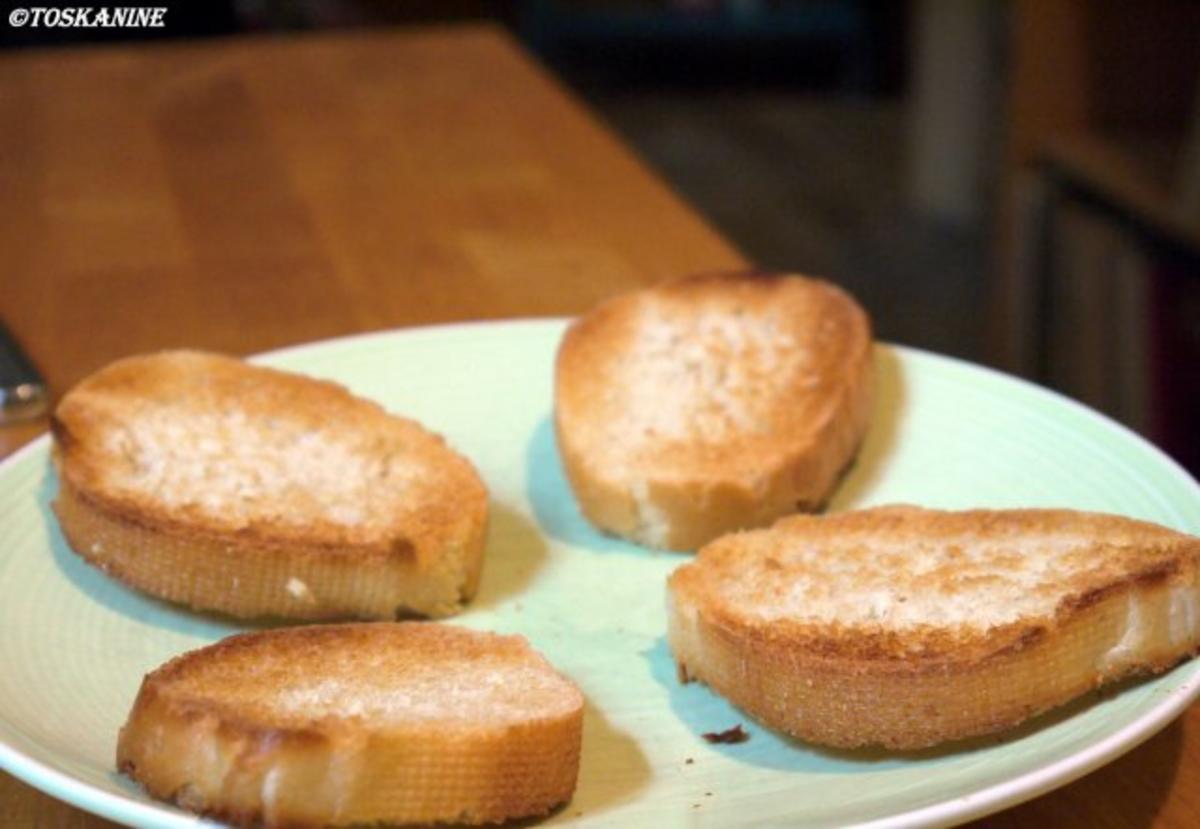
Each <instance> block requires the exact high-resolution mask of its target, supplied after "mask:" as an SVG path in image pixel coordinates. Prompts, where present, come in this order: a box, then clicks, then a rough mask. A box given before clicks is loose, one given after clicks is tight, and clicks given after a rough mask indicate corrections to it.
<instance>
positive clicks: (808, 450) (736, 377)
mask: <svg viewBox="0 0 1200 829" xmlns="http://www.w3.org/2000/svg"><path fill="white" fill-rule="evenodd" d="M871 359H872V357H871V330H870V324H869V321H868V319H867V316H866V314H865V313H864V312H863V310H862V309H861V308H860V307H859V306H858V305H857V304H856V303H855V302H854V300H853V299H851V298H850V297H849V296H848V295H847V294H846V293H844V292H843V291H841V290H839V289H838V288H836V287H834V286H833V285H830V284H828V283H826V282H821V281H818V280H814V279H807V278H804V277H799V276H790V275H763V274H748V273H738V274H717V275H707V276H697V277H690V278H686V279H681V280H676V281H673V282H667V283H663V284H660V285H657V286H654V287H652V288H649V289H646V290H643V291H639V292H635V293H632V294H627V295H625V296H621V297H617V298H616V299H613V300H610V301H609V302H606V303H604V304H602V305H600V306H598V307H597V308H595V309H594V310H592V311H591V312H589V313H588V314H586V315H584V316H583V317H581V318H580V319H579V320H577V321H576V322H575V323H574V324H573V325H572V326H571V327H570V329H568V331H567V333H566V335H565V337H564V338H563V341H562V344H561V346H560V347H559V351H558V359H557V365H556V373H555V399H554V404H555V408H554V415H555V427H556V431H557V436H558V446H559V451H560V454H561V455H562V459H563V465H564V467H565V469H566V473H567V477H568V479H569V480H570V482H571V487H572V489H573V490H574V492H575V495H576V497H577V499H578V501H579V504H580V507H581V509H582V511H583V514H584V515H585V516H586V517H587V518H588V519H589V520H590V521H591V522H592V523H593V524H595V525H596V526H597V527H599V528H600V529H602V530H606V531H608V532H611V533H614V534H616V535H619V536H623V537H625V538H629V539H632V540H634V541H637V542H639V543H641V544H645V545H648V546H651V547H660V548H668V549H677V550H694V549H696V548H697V547H699V546H700V545H701V544H704V543H706V542H708V541H711V540H712V539H713V538H716V537H717V536H720V535H722V534H724V533H727V532H730V531H733V530H736V529H739V528H746V527H755V526H764V525H766V524H769V523H770V522H771V521H773V520H775V519H776V518H779V517H780V516H782V515H786V514H790V513H792V512H795V511H796V510H798V509H799V510H811V509H816V508H819V507H820V506H821V505H823V504H824V502H825V501H826V499H827V498H828V497H829V495H830V493H831V491H832V489H833V488H834V486H835V484H836V483H837V481H838V478H839V476H840V474H841V473H842V471H843V470H844V469H845V467H846V466H847V464H848V463H849V462H850V461H851V459H852V458H853V456H854V453H855V451H856V450H857V448H858V445H859V443H860V442H861V440H862V438H863V434H864V432H865V431H866V427H867V420H868V416H869V411H870V405H871V374H872V371H871Z"/></svg>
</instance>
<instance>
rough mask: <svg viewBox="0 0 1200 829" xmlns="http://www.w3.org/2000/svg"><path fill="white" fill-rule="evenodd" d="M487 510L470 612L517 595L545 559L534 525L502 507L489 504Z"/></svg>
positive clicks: (509, 509)
mask: <svg viewBox="0 0 1200 829" xmlns="http://www.w3.org/2000/svg"><path fill="white" fill-rule="evenodd" d="M489 509H490V516H489V518H488V538H487V548H486V549H485V550H484V554H483V577H482V579H481V580H480V583H479V594H478V595H477V596H476V597H475V598H474V599H473V600H472V601H471V602H470V604H468V606H467V608H468V609H470V610H482V609H488V608H491V607H494V606H495V605H496V604H498V603H500V602H501V601H503V600H504V599H506V598H509V597H512V596H516V595H518V594H519V593H521V592H522V591H523V590H524V589H525V587H526V586H527V585H528V584H529V581H530V579H532V578H533V575H534V573H536V572H537V571H538V568H540V567H541V566H542V563H543V562H544V560H545V558H546V542H545V540H544V539H543V538H542V536H541V533H539V532H538V528H537V525H536V524H534V523H533V522H532V521H530V520H529V519H528V518H527V517H525V516H524V515H522V514H521V513H520V512H518V511H516V510H514V509H512V508H511V507H509V506H506V505H505V504H500V503H497V502H495V501H492V502H491V504H490V505H489Z"/></svg>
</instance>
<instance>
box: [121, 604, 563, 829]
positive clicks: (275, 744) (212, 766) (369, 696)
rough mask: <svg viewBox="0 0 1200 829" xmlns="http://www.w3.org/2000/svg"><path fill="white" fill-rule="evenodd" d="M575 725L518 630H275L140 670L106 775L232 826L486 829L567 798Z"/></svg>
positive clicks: (556, 682)
mask: <svg viewBox="0 0 1200 829" xmlns="http://www.w3.org/2000/svg"><path fill="white" fill-rule="evenodd" d="M582 724H583V697H582V695H581V694H580V693H579V690H578V689H577V688H576V687H575V686H574V685H573V684H572V683H571V682H570V681H569V680H567V679H564V678H563V677H562V676H560V675H559V674H557V673H556V672H555V671H554V669H553V668H552V667H551V666H550V665H549V663H547V662H546V660H545V659H543V658H542V657H541V656H539V655H538V654H537V653H536V652H535V651H534V650H533V649H532V648H530V647H529V645H528V643H527V642H526V641H525V640H524V639H523V638H521V637H519V636H500V635H497V634H493V633H480V632H475V631H470V630H466V629H464V628H456V627H452V626H449V625H442V624H437V623H433V622H380V623H359V624H343V625H322V626H315V627H296V628H278V629H274V630H266V631H259V632H255V633H246V634H240V635H237V636H231V637H229V638H228V639H225V640H223V641H221V642H218V643H217V644H215V645H211V646H209V647H206V648H202V649H200V650H197V651H192V652H191V653H187V654H184V655H183V656H181V657H178V658H176V659H173V660H171V661H170V662H168V663H167V664H166V665H164V666H163V667H161V668H159V669H158V670H156V671H154V672H153V673H151V674H149V675H147V676H146V678H145V680H144V681H143V682H142V687H141V690H140V691H139V693H138V696H137V699H136V701H135V702H134V704H133V709H132V710H131V712H130V714H129V719H128V721H127V722H126V724H125V727H124V728H122V729H121V734H120V738H119V740H118V743H117V766H118V768H120V770H121V771H122V772H124V773H126V774H128V775H129V776H131V777H133V778H134V779H135V780H137V781H138V782H140V783H141V784H142V785H143V786H145V788H146V790H147V791H148V792H150V794H152V795H153V796H155V797H158V798H161V799H164V800H171V801H174V802H176V803H178V804H179V805H180V806H182V807H183V808H185V809H189V810H191V811H194V812H199V813H201V814H206V815H213V816H216V817H219V818H221V819H224V820H230V821H233V822H236V823H244V824H248V823H259V822H261V823H265V824H266V825H268V826H275V825H289V826H292V825H307V826H324V825H330V826H344V825H348V824H370V823H376V822H388V823H432V822H443V821H445V822H459V823H475V824H477V823H489V822H500V821H504V820H508V819H510V818H516V817H525V816H530V815H540V814H544V813H546V812H548V811H549V810H550V809H552V808H553V807H554V806H556V805H558V804H560V803H563V802H565V801H567V800H568V799H570V797H571V795H572V793H573V792H574V790H575V781H576V777H577V776H578V772H579V752H580V741H581V739H582Z"/></svg>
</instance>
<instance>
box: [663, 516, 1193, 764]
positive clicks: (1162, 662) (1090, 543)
mask: <svg viewBox="0 0 1200 829" xmlns="http://www.w3.org/2000/svg"><path fill="white" fill-rule="evenodd" d="M972 528H974V532H975V533H976V535H977V543H980V544H986V543H996V544H997V545H998V546H997V548H996V549H1001V548H1003V547H1006V546H1010V545H1011V546H1012V547H1013V548H1014V549H1016V550H1017V551H1019V550H1020V549H1021V548H1026V549H1027V552H1026V553H1024V555H1026V556H1036V555H1037V553H1036V550H1037V549H1038V545H1039V544H1046V543H1050V542H1048V541H1046V540H1045V539H1050V538H1051V537H1052V536H1053V537H1054V538H1055V539H1057V540H1058V541H1059V542H1061V541H1062V539H1065V538H1068V537H1070V536H1069V534H1070V533H1076V534H1078V535H1077V536H1076V537H1075V540H1076V541H1077V542H1078V549H1077V550H1075V551H1073V552H1071V553H1067V554H1063V556H1062V558H1061V562H1062V564H1063V566H1065V567H1068V568H1077V569H1076V572H1074V573H1073V574H1070V575H1067V576H1066V577H1062V574H1061V573H1060V574H1059V575H1057V576H1055V577H1054V578H1055V583H1054V584H1053V585H1050V584H1046V583H1042V582H1039V581H1038V579H1037V578H1033V579H1031V581H1030V582H1029V584H1028V586H1027V587H1026V589H1027V590H1029V591H1034V592H1036V591H1038V590H1042V599H1039V600H1037V601H1035V602H1034V603H1033V604H1032V605H1030V607H1033V608H1035V610H1033V611H1031V612H1029V613H1025V614H1024V615H1020V616H1016V617H1012V616H1010V615H1006V612H1005V609H1004V608H1000V609H999V610H996V609H995V608H993V607H986V606H983V605H982V604H981V603H980V601H979V599H978V596H979V595H982V594H971V595H972V598H971V599H970V600H969V601H968V603H967V604H968V606H967V607H966V609H965V610H964V612H963V616H962V618H961V619H958V620H956V621H954V622H950V621H947V620H945V619H943V620H940V621H939V620H934V621H931V622H930V623H928V624H901V623H899V622H898V621H897V619H896V613H895V611H894V608H895V607H896V606H894V605H893V614H892V618H891V619H890V620H889V618H887V617H886V616H884V617H881V618H879V619H866V618H863V617H859V618H855V619H852V620H849V621H842V620H839V619H838V618H835V617H836V616H837V615H838V614H839V613H842V614H845V613H846V608H847V607H850V606H851V605H852V604H853V603H855V602H859V603H869V602H870V601H872V599H873V598H875V597H873V596H872V591H873V590H874V587H870V588H867V587H864V588H863V589H862V590H861V591H860V592H859V593H855V592H854V588H853V585H852V584H851V583H850V581H840V582H838V587H837V589H839V590H840V591H841V596H840V600H841V601H843V602H846V603H847V604H844V605H837V606H835V607H834V609H833V610H830V611H828V612H826V611H824V610H820V609H818V611H817V612H816V613H815V614H806V610H805V600H806V598H807V599H808V600H809V601H811V602H813V603H814V604H819V603H820V602H822V601H824V600H823V599H822V598H821V597H820V596H817V595H815V594H811V595H810V594H809V593H807V592H806V593H805V594H804V596H802V597H797V598H794V599H793V600H792V601H793V602H794V604H789V605H788V608H790V609H784V610H783V611H782V612H778V613H776V612H772V611H771V608H773V607H774V606H775V605H777V604H778V603H779V602H780V597H781V596H785V595H789V594H788V593H787V588H788V587H794V585H796V584H798V583H801V582H803V581H804V580H805V578H806V575H807V574H806V573H805V572H803V570H804V568H813V567H816V568H818V570H819V571H823V572H824V576H825V577H826V578H834V579H835V580H836V579H838V578H840V576H836V575H834V576H830V573H834V572H841V573H843V574H844V573H848V572H855V573H859V574H861V573H862V572H863V571H862V570H855V569H853V568H858V567H860V566H870V565H869V564H865V565H864V564H863V562H870V561H871V560H872V559H877V558H880V557H886V556H892V555H894V552H895V550H894V546H891V547H888V546H887V545H886V544H883V545H882V546H884V547H886V548H887V549H884V550H883V551H882V552H881V550H880V549H877V548H876V547H875V546H874V545H873V544H871V543H870V541H869V539H871V538H872V537H873V538H874V539H877V540H878V539H886V538H888V537H889V535H890V536H891V538H892V540H894V539H896V538H899V539H902V540H904V539H906V540H907V543H909V544H911V545H913V546H914V547H915V546H916V545H919V544H925V545H926V548H925V551H924V552H923V553H922V554H921V555H922V556H923V558H922V559H921V561H920V563H909V564H907V565H906V564H905V562H904V561H903V560H902V559H898V558H897V559H894V560H891V561H888V562H884V563H882V564H880V567H881V568H882V570H881V572H885V571H886V570H887V568H892V569H893V570H894V571H895V573H896V580H897V582H898V585H899V586H898V587H897V592H899V593H903V592H906V591H907V593H908V599H909V600H910V601H917V600H920V598H921V597H920V596H919V595H918V594H919V592H920V591H922V590H924V591H927V592H929V593H932V594H935V595H934V597H933V598H932V599H930V598H929V596H928V595H927V596H926V597H925V599H926V600H929V601H931V602H932V604H931V606H933V605H935V604H938V603H951V602H954V601H955V600H956V599H961V598H962V596H963V594H964V591H970V590H973V589H975V588H974V587H972V586H971V585H970V582H971V581H972V579H973V578H975V577H977V576H979V575H981V574H983V572H984V571H985V570H986V568H987V562H988V561H989V560H991V561H992V562H993V564H994V565H995V566H996V567H997V568H998V569H1002V568H1006V567H1020V566H1021V562H1020V560H1019V557H1017V558H1008V557H1006V556H1005V555H1004V554H997V555H993V553H992V552H990V551H989V552H988V553H987V554H986V555H985V556H983V558H982V560H981V562H980V566H979V567H978V568H974V565H972V564H964V566H965V567H966V568H967V569H968V570H969V571H970V572H969V573H968V574H967V578H965V579H963V580H959V581H956V580H955V577H954V573H953V569H950V570H947V571H944V572H938V571H937V568H936V567H929V566H928V565H929V564H930V563H935V564H936V563H937V561H936V559H937V557H938V556H940V555H942V553H938V552H935V553H934V554H933V555H932V557H931V555H930V553H929V551H930V550H935V551H936V550H943V551H945V552H947V553H948V555H947V558H948V559H949V560H954V558H955V555H954V548H955V547H956V546H960V545H963V544H964V542H963V538H964V537H965V536H966V535H968V534H970V533H971V532H972ZM772 534H773V536H772V537H770V538H767V536H769V535H772ZM751 536H758V537H756V538H754V537H751ZM848 536H851V537H853V539H852V540H851V541H849V542H846V541H845V539H846V538H847V537H848ZM839 539H841V540H842V541H841V542H839ZM839 543H840V544H841V545H842V546H839ZM878 543H882V542H878ZM901 543H904V542H903V541H902V542H901ZM806 544H807V545H813V546H814V548H815V549H816V550H817V551H818V552H820V551H824V554H825V555H826V556H828V564H824V565H823V564H819V563H818V564H814V561H818V559H815V558H805V559H803V562H804V563H803V564H799V563H798V561H799V559H792V560H788V559H787V556H786V549H787V548H788V547H789V546H790V547H791V548H793V549H794V548H796V547H797V546H798V545H806ZM961 552H962V550H961V548H960V550H959V553H961ZM1075 556H1077V557H1075ZM848 559H849V563H848V562H847V560H848ZM855 559H861V561H855ZM1198 561H1200V539H1197V538H1194V537H1192V536H1187V535H1183V534H1180V533H1176V532H1173V531H1171V530H1167V529H1165V528H1163V527H1159V526H1156V525H1153V524H1148V523H1145V522H1139V521H1133V520H1130V519H1126V518H1120V517H1117V516H1108V515H1098V514H1088V513H1076V512H1071V511H1067V510H1008V511H985V510H974V511H966V512H960V513H945V512H938V511H933V510H921V509H917V508H910V507H888V508H877V509H873V510H863V511H860V512H856V513H842V514H839V515H834V516H828V517H825V518H813V517H807V516H804V517H797V518H792V519H784V520H782V521H780V522H779V523H778V524H777V525H776V526H775V527H774V528H772V529H770V530H765V531H760V533H758V534H751V533H747V534H740V535H733V536H729V537H727V538H724V539H721V540H719V541H717V542H714V543H713V544H712V545H709V546H708V547H706V548H704V549H703V550H701V551H700V554H699V556H698V557H697V559H696V561H695V562H693V563H691V564H688V565H685V566H683V567H681V568H680V569H679V570H677V571H676V572H675V573H674V574H673V575H672V576H671V579H670V582H669V589H668V604H669V608H670V609H669V620H668V638H669V641H670V644H671V648H672V650H673V652H674V654H675V659H676V663H677V665H678V668H679V672H680V677H681V678H682V679H685V680H686V679H700V680H702V681H704V682H705V683H706V684H708V685H709V686H710V687H712V688H713V689H714V690H716V691H717V692H718V693H720V694H721V695H723V696H725V697H726V698H728V699H729V700H730V701H732V702H734V703H735V704H736V705H738V706H739V707H741V708H743V709H745V710H746V711H747V712H748V713H750V714H751V715H753V716H754V717H756V718H757V719H759V720H761V721H762V722H763V723H765V724H766V725H768V726H770V727H772V728H776V729H779V730H781V731H784V732H786V733H788V734H791V735H792V736H795V737H798V738H801V739H804V740H809V741H812V742H816V743H822V744H827V745H832V746H839V747H846V748H853V747H858V746H864V745H872V744H876V745H882V746H885V747H888V748H893V749H916V748H923V747H927V746H931V745H935V744H937V743H942V742H946V741H949V740H956V739H961V738H966V737H971V736H976V735H981V734H987V733H992V732H996V731H1001V730H1004V729H1007V728H1010V727H1012V726H1015V725H1017V724H1019V723H1021V722H1023V721H1025V720H1026V719H1028V718H1030V717H1032V716H1035V715H1037V714H1039V713H1041V712H1044V711H1047V710H1049V709H1051V708H1054V707H1056V706H1059V705H1062V704H1063V703H1066V702H1068V701H1070V700H1071V699H1073V698H1075V697H1077V696H1079V695H1080V694H1083V693H1085V692H1087V691H1089V690H1092V689H1094V688H1096V687H1099V686H1100V685H1102V684H1104V683H1107V682H1111V681H1114V680H1117V679H1119V678H1121V677H1124V676H1127V675H1130V674H1135V673H1145V672H1150V673H1153V672H1160V671H1163V670H1166V669H1168V668H1170V667H1172V666H1173V665H1175V664H1176V663H1178V662H1179V661H1180V660H1181V659H1184V658H1186V657H1188V656H1190V655H1193V654H1195V653H1196V652H1197V649H1198V648H1200V581H1198V579H1197V563H1198ZM772 562H773V563H772ZM1030 566H1033V565H1030ZM1046 566H1048V567H1054V566H1057V565H1054V564H1051V565H1046ZM847 568H849V569H847ZM973 568H974V569H973ZM767 570H776V571H778V573H779V578H778V582H779V584H778V586H777V587H776V586H773V585H770V584H767V583H766V582H764V583H762V584H757V585H755V587H754V591H751V592H748V593H745V594H739V593H738V591H739V590H740V588H739V587H738V583H739V582H741V583H743V584H744V583H745V581H746V580H747V579H754V578H757V576H756V575H754V574H756V573H762V572H766V571H767ZM916 571H922V573H923V574H922V575H919V576H913V575H912V574H913V573H914V572H916ZM748 573H749V574H750V575H747V574H748ZM821 577H822V573H821V572H818V573H816V574H814V579H820V578H821ZM855 577H856V576H849V577H847V578H848V579H849V580H852V579H853V578H855ZM857 577H859V578H862V576H861V575H859V576H857ZM866 580H868V581H869V580H870V576H867V577H866ZM976 586H977V585H976ZM1008 586H1011V585H1008ZM1008 586H1006V585H1004V584H1001V583H1000V582H995V583H992V584H990V586H987V587H984V588H983V590H984V591H986V590H995V591H997V593H998V594H999V595H997V597H996V599H995V602H996V603H1004V604H1009V603H1014V602H1016V603H1019V602H1021V601H1023V600H1025V599H1028V597H1024V598H1022V597H1013V596H1011V595H1009V594H1008V593H1007V592H1006V591H1007V589H1008ZM1051 587H1053V591H1054V592H1053V593H1051V592H1050V588H1051ZM1043 588H1045V589H1043ZM755 591H757V592H759V593H761V594H762V595H760V596H759V597H758V600H759V602H760V606H761V607H762V608H767V610H765V611H764V612H761V613H759V612H755V611H754V610H752V609H750V607H751V605H750V602H751V601H752V600H753V598H754V595H755ZM1043 600H1044V601H1043ZM902 601H903V600H902ZM1036 608H1045V610H1044V612H1041V611H1039V610H1036ZM992 613H994V614H995V617H996V618H995V624H987V623H978V620H977V619H976V620H973V619H972V618H971V617H972V616H979V617H983V616H987V615H988V614H992ZM822 614H823V615H822Z"/></svg>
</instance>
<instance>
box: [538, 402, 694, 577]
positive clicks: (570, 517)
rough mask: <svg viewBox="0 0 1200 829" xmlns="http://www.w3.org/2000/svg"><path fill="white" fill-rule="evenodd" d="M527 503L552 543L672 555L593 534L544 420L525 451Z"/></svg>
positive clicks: (550, 425)
mask: <svg viewBox="0 0 1200 829" xmlns="http://www.w3.org/2000/svg"><path fill="white" fill-rule="evenodd" d="M525 469H526V476H525V477H526V480H527V481H528V482H529V483H528V484H527V487H528V493H527V494H528V496H529V503H530V504H532V505H533V514H534V517H535V518H537V522H538V525H539V526H540V527H541V530H542V532H544V533H545V534H546V535H548V536H549V537H550V538H553V539H555V540H556V541H562V542H564V543H567V544H570V545H571V546H573V547H578V548H581V549H584V550H590V551H592V552H598V553H624V554H626V555H634V556H664V555H666V556H670V555H677V554H676V553H670V552H663V551H660V550H651V549H648V548H646V547H642V546H640V545H638V544H633V543H631V542H629V541H625V540H623V539H620V538H615V537H613V536H610V535H605V534H604V533H602V532H600V531H599V530H597V529H596V528H595V527H593V526H592V525H591V524H589V523H588V520H587V519H586V518H584V517H583V513H581V512H580V511H579V504H578V503H577V502H576V501H575V494H574V493H573V492H572V491H571V486H570V484H569V483H568V481H567V475H566V472H565V471H563V465H562V459H561V458H560V457H559V455H558V443H557V441H556V440H555V439H554V423H553V422H552V421H551V419H550V418H549V417H545V418H543V419H542V420H541V422H540V423H538V425H537V428H535V429H534V430H533V437H531V438H530V440H529V445H528V447H527V448H526V450H525Z"/></svg>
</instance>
